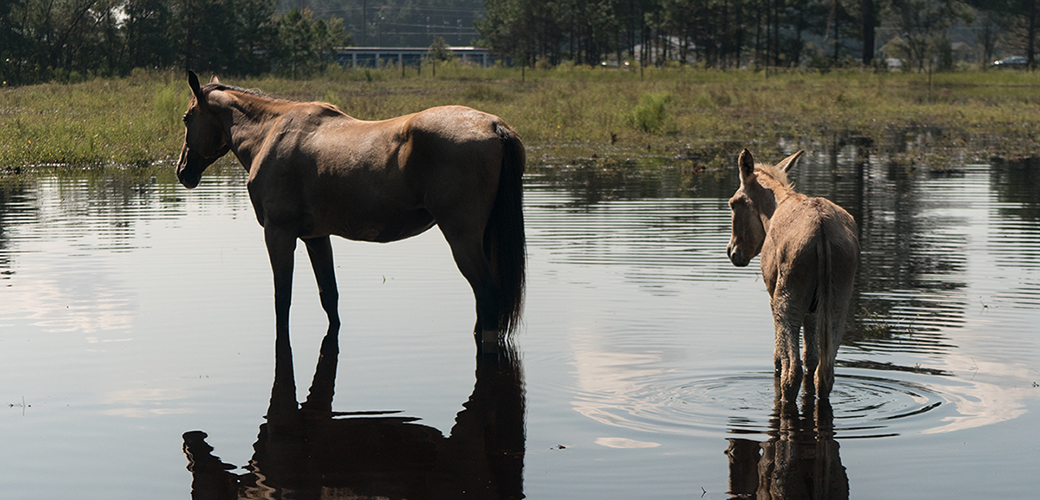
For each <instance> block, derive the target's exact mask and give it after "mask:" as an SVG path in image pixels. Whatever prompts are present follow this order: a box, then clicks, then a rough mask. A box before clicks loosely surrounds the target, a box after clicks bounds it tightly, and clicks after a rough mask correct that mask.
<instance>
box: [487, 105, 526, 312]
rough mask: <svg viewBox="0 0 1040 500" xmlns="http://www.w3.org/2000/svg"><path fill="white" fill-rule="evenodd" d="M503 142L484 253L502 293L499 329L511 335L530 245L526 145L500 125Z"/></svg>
mask: <svg viewBox="0 0 1040 500" xmlns="http://www.w3.org/2000/svg"><path fill="white" fill-rule="evenodd" d="M495 132H496V133H497V134H498V136H499V137H500V138H501V139H502V171H501V173H500V174H499V180H498V193H497V194H496V195H495V205H494V206H493V207H492V208H491V217H490V218H489V219H488V224H487V228H486V229H485V230H484V249H485V252H486V253H487V257H488V260H489V261H490V262H491V271H492V272H493V273H494V274H495V278H497V281H498V289H499V299H498V300H499V306H498V307H499V309H498V310H499V312H498V327H499V328H500V329H501V330H502V331H504V332H507V333H508V332H512V331H514V330H516V328H517V327H518V326H519V324H520V314H521V311H522V310H523V304H524V286H525V280H526V278H525V276H526V270H525V268H526V267H527V243H526V239H525V237H524V209H523V202H524V187H523V175H524V166H525V164H526V154H525V152H524V144H523V142H521V141H520V137H519V136H518V135H517V134H516V132H515V131H513V129H511V128H509V126H508V125H506V124H505V123H501V122H499V123H497V124H496V125H495Z"/></svg>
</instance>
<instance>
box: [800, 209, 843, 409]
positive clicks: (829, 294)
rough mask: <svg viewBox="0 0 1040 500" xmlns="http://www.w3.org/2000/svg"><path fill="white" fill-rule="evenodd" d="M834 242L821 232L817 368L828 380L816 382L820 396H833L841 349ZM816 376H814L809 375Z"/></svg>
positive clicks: (818, 275) (818, 246) (818, 245)
mask: <svg viewBox="0 0 1040 500" xmlns="http://www.w3.org/2000/svg"><path fill="white" fill-rule="evenodd" d="M831 254H832V252H831V242H830V241H828V239H827V233H826V232H825V231H823V230H822V228H821V230H820V237H819V238H818V239H817V240H816V262H817V266H818V268H817V269H818V270H817V272H816V279H817V281H816V297H817V303H816V346H817V358H818V361H819V366H818V368H817V370H818V373H821V374H823V375H824V377H826V379H825V380H819V379H817V380H816V385H817V387H816V391H817V393H821V392H822V393H823V394H827V393H829V392H830V389H831V386H833V385H834V357H833V352H834V351H835V350H837V348H838V346H836V345H834V342H835V341H836V339H835V333H840V332H834V331H833V330H834V308H835V307H836V305H837V304H835V303H834V292H833V288H834V284H833V283H832V280H833V279H834V272H833V271H834V262H833V259H832V258H831V256H832V255H831ZM807 375H809V376H814V375H812V374H807ZM821 383H822V384H826V386H825V387H823V388H821V387H819V386H820V384H821Z"/></svg>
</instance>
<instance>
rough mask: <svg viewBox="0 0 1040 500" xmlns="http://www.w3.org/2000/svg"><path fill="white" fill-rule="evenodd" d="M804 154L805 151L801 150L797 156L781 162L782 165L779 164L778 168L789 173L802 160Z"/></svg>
mask: <svg viewBox="0 0 1040 500" xmlns="http://www.w3.org/2000/svg"><path fill="white" fill-rule="evenodd" d="M803 154H805V150H804V149H799V150H798V151H797V152H796V153H795V154H793V155H791V156H788V157H787V158H784V159H783V160H781V161H780V163H777V164H776V167H777V168H779V169H780V170H783V171H784V172H785V173H786V172H787V171H789V170H791V167H793V166H794V164H795V163H798V160H800V159H801V158H802V155H803Z"/></svg>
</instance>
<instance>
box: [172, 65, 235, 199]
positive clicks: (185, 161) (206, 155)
mask: <svg viewBox="0 0 1040 500" xmlns="http://www.w3.org/2000/svg"><path fill="white" fill-rule="evenodd" d="M210 83H219V81H218V80H217V77H215V76H214V77H213V79H212V80H211V81H210ZM188 86H189V87H191V93H192V97H191V100H190V101H188V111H186V112H185V113H184V126H185V128H186V129H187V130H186V132H185V134H184V147H183V148H181V157H180V159H179V160H178V161H177V179H178V180H180V181H181V184H184V187H187V188H193V187H195V186H197V185H199V179H201V178H202V172H203V171H204V170H206V167H208V166H210V165H212V164H213V162H215V161H217V159H219V158H220V157H221V156H224V155H225V154H227V152H228V151H229V150H230V149H231V146H230V144H229V139H228V137H227V135H226V134H225V132H224V127H223V125H222V124H221V121H220V117H219V116H218V115H217V114H216V113H215V112H214V110H213V109H212V108H211V106H210V105H209V102H208V101H207V96H206V93H205V92H203V90H202V87H200V86H199V77H198V76H196V75H195V73H194V72H191V71H189V72H188Z"/></svg>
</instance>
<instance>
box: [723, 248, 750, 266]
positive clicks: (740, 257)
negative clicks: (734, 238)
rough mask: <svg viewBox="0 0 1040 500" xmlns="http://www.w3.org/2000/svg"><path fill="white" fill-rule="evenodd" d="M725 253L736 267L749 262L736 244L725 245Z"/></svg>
mask: <svg viewBox="0 0 1040 500" xmlns="http://www.w3.org/2000/svg"><path fill="white" fill-rule="evenodd" d="M726 255H728V256H729V261H730V262H732V263H733V265H734V266H737V267H746V266H747V265H748V263H750V262H751V259H748V258H746V257H744V252H741V251H740V247H738V246H736V245H730V246H727V247H726Z"/></svg>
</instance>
